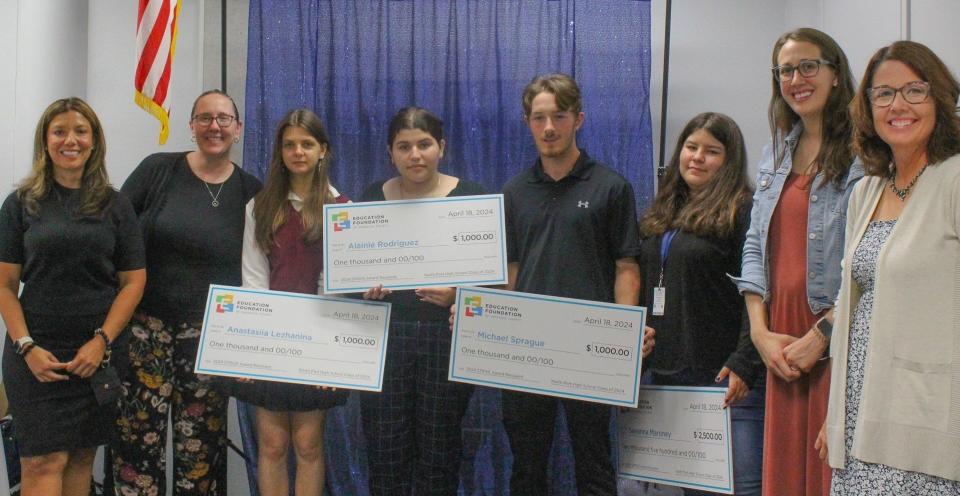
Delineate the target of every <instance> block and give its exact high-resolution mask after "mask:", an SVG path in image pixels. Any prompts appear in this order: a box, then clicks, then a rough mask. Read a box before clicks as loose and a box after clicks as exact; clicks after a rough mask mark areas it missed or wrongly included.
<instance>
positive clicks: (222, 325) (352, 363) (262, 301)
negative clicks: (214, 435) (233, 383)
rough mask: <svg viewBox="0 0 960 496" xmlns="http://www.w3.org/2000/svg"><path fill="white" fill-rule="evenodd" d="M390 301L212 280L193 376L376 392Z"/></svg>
mask: <svg viewBox="0 0 960 496" xmlns="http://www.w3.org/2000/svg"><path fill="white" fill-rule="evenodd" d="M389 322H390V304H389V303H384V302H379V301H367V300H357V299H345V298H336V297H331V296H317V295H306V294H300V293H287V292H283V291H267V290H253V289H245V288H238V287H232V286H218V285H211V286H210V292H209V294H208V297H207V308H206V311H205V315H204V319H203V328H202V330H201V334H200V347H199V349H198V351H197V365H196V368H195V369H194V371H195V372H196V373H198V374H210V375H219V376H226V377H238V378H247V379H256V380H267V381H277V382H289V383H296V384H310V385H316V386H328V387H335V388H347V389H359V390H363V391H380V389H381V387H382V384H383V364H384V352H385V350H386V349H387V328H388V324H389Z"/></svg>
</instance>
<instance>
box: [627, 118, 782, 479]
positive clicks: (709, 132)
mask: <svg viewBox="0 0 960 496" xmlns="http://www.w3.org/2000/svg"><path fill="white" fill-rule="evenodd" d="M746 163H747V156H746V151H745V149H744V142H743V136H742V135H741V133H740V128H739V127H737V124H736V123H735V122H734V121H733V120H732V119H730V118H729V117H727V116H726V115H723V114H718V113H712V112H706V113H703V114H699V115H697V116H696V117H694V118H693V119H692V120H691V121H690V122H689V123H687V125H686V127H684V129H683V131H682V132H681V133H680V137H679V139H678V140H677V145H676V148H675V150H674V153H673V157H672V159H671V160H670V165H669V166H668V167H667V170H666V173H665V175H664V177H663V179H662V184H661V186H660V189H659V192H658V193H657V196H656V198H655V199H654V202H653V205H652V206H651V207H650V209H649V210H647V212H646V213H645V214H644V215H643V217H641V220H640V235H641V237H642V238H643V241H642V242H641V247H640V251H641V252H640V257H639V260H640V272H641V292H640V295H641V304H642V305H644V306H646V307H647V308H648V309H649V310H650V316H649V317H648V320H647V324H648V325H649V326H650V327H653V328H654V329H656V332H657V345H656V347H654V349H653V353H651V354H650V357H649V358H648V359H646V360H645V361H644V366H645V368H646V369H647V371H646V373H645V376H644V381H645V382H647V383H650V384H656V385H665V386H666V385H669V386H675V385H680V386H718V387H723V386H726V387H727V388H728V392H727V395H726V397H725V401H724V403H725V405H726V406H729V407H731V417H732V429H733V433H732V436H733V449H734V460H733V461H734V463H733V466H734V486H735V487H736V490H737V494H742V495H755V494H759V493H760V477H761V468H762V465H761V454H762V453H761V450H762V447H763V391H764V386H763V381H762V380H757V378H759V377H760V376H761V374H760V372H761V371H762V370H761V365H760V361H759V357H758V356H757V354H756V350H755V349H754V348H753V343H751V342H750V334H749V329H747V328H746V327H745V326H744V325H743V323H744V321H745V318H746V311H745V308H744V305H743V300H742V298H740V295H739V293H738V292H737V287H736V286H735V285H734V284H733V282H732V281H731V280H730V279H729V277H728V276H727V275H728V274H739V272H740V258H741V253H742V247H743V241H744V238H745V236H746V232H747V227H748V226H749V224H750V195H751V190H750V185H749V179H748V177H747V172H746ZM685 492H686V494H702V492H701V491H693V490H686V491H685Z"/></svg>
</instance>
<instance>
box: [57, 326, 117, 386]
mask: <svg viewBox="0 0 960 496" xmlns="http://www.w3.org/2000/svg"><path fill="white" fill-rule="evenodd" d="M106 351H107V344H106V343H104V342H103V339H101V338H100V336H94V337H93V339H91V340H90V341H87V343H86V344H84V345H83V346H81V347H80V349H79V350H77V354H76V355H75V356H74V357H73V360H70V361H69V362H67V367H66V369H65V370H66V371H67V372H69V373H71V374H73V375H76V376H79V377H81V378H83V379H86V378H88V377H90V376H91V375H93V373H94V372H96V371H97V367H99V366H100V362H101V361H102V360H103V355H104V354H105V353H106Z"/></svg>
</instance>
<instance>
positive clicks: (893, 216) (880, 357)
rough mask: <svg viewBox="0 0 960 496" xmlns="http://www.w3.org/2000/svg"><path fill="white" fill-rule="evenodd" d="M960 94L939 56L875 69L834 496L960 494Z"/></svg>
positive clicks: (876, 59)
mask: <svg viewBox="0 0 960 496" xmlns="http://www.w3.org/2000/svg"><path fill="white" fill-rule="evenodd" d="M958 96H960V84H958V83H957V81H956V79H954V78H953V76H952V75H951V74H950V71H949V70H947V68H946V66H944V64H943V62H942V61H941V60H940V59H939V58H938V57H937V56H936V55H935V54H934V53H933V52H932V51H930V49H929V48H927V47H925V46H923V45H921V44H919V43H915V42H909V41H898V42H896V43H893V44H892V45H890V46H887V47H884V48H881V49H880V50H879V51H878V52H877V53H876V54H875V55H874V56H873V58H872V59H871V60H870V63H869V65H868V66H867V70H866V73H865V74H864V77H863V79H862V80H861V84H860V89H859V91H858V93H857V96H856V98H855V99H854V101H853V104H852V106H853V118H854V124H855V130H854V143H855V149H856V152H857V153H858V154H859V155H860V157H861V158H862V159H863V163H864V166H865V169H866V171H867V174H868V177H866V178H865V179H864V180H863V181H861V182H860V183H859V184H858V185H857V186H856V188H855V189H854V191H853V194H852V195H851V198H850V206H849V209H848V214H847V227H846V240H847V243H846V247H845V250H844V251H845V256H844V265H843V267H844V273H843V279H842V282H841V289H840V299H839V302H838V305H837V307H836V312H835V314H834V315H835V317H836V323H835V324H836V326H835V327H836V332H834V333H833V338H832V341H831V350H832V354H833V371H832V380H831V384H830V402H829V407H828V413H827V422H826V424H825V429H824V430H823V431H821V434H820V437H819V438H818V440H817V443H816V446H817V448H819V449H820V454H821V456H822V457H823V456H826V455H827V447H828V446H829V462H830V466H831V467H833V468H834V471H833V486H832V489H831V494H833V495H846V494H911V495H923V494H929V495H941V494H960V396H958V394H960V391H958V387H957V384H958V382H960V298H958V295H960V155H958V153H960V118H958V117H957V115H956V113H955V110H954V107H955V105H956V103H957V98H958Z"/></svg>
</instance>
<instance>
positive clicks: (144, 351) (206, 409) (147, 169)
mask: <svg viewBox="0 0 960 496" xmlns="http://www.w3.org/2000/svg"><path fill="white" fill-rule="evenodd" d="M190 115H191V117H190V130H191V132H192V134H193V138H192V139H193V141H195V142H196V143H197V149H196V150H193V151H189V152H176V153H156V154H153V155H150V156H148V157H147V158H145V159H143V162H141V163H140V165H139V166H137V168H136V170H134V171H133V173H132V174H131V175H130V177H128V178H127V180H126V182H125V183H124V184H123V187H122V188H121V190H122V191H123V192H124V193H126V194H127V195H128V196H129V197H130V200H131V201H132V203H133V207H134V210H135V211H136V212H137V215H138V216H139V218H140V226H141V229H142V231H143V238H144V245H145V246H146V255H147V274H148V275H149V276H148V278H147V286H146V290H145V292H144V296H143V300H142V301H141V303H140V306H139V307H138V309H137V312H136V314H134V318H133V321H132V323H131V327H132V331H133V332H132V335H131V336H130V347H129V353H128V355H129V357H128V358H129V360H130V367H129V372H128V374H127V375H126V376H125V377H124V386H125V388H124V395H123V398H122V400H121V415H120V418H119V420H118V424H119V431H120V432H119V439H118V441H117V442H115V443H113V444H112V445H111V452H112V457H113V474H112V476H113V482H114V484H115V485H116V492H117V494H144V493H147V491H150V492H151V493H152V492H154V491H156V492H158V493H159V494H165V491H166V489H165V486H166V460H165V457H166V455H165V453H166V443H167V441H166V440H167V425H168V424H167V415H168V414H172V426H173V446H174V456H173V463H174V466H173V472H174V479H173V481H174V494H211V495H215V494H225V493H226V486H225V484H226V473H227V472H226V462H227V451H226V413H227V397H226V396H225V395H223V394H221V393H220V392H218V391H217V390H216V389H214V388H213V387H212V386H211V382H212V379H211V377H210V376H203V375H197V374H195V373H194V372H193V369H194V364H195V361H196V355H197V348H198V346H199V337H200V327H201V321H202V320H203V310H204V304H205V302H206V298H207V291H208V289H209V285H210V284H225V285H231V286H239V285H240V284H241V276H240V256H241V250H242V240H243V224H244V207H245V205H246V204H247V202H248V201H250V199H251V198H253V196H254V195H255V194H256V193H257V192H258V191H259V190H260V182H259V181H258V180H257V179H256V178H254V177H253V176H252V175H250V174H248V173H246V172H244V171H243V170H242V169H241V168H240V167H238V166H237V165H236V164H234V163H233V162H231V161H230V149H231V147H232V146H233V145H234V144H235V143H237V142H239V141H240V132H241V129H242V127H243V124H242V123H241V122H240V118H239V112H238V111H237V106H236V104H235V103H234V101H233V99H232V98H230V97H229V96H228V95H227V94H225V93H223V92H222V91H219V90H211V91H207V92H205V93H203V94H201V95H200V96H199V97H198V98H197V100H196V101H195V102H194V104H193V109H192V111H191V114H190Z"/></svg>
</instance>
